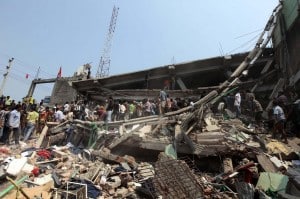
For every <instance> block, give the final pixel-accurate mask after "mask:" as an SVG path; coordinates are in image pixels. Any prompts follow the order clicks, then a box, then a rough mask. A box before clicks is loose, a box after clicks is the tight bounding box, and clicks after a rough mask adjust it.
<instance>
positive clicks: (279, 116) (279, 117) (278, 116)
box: [273, 100, 288, 143]
mask: <svg viewBox="0 0 300 199" xmlns="http://www.w3.org/2000/svg"><path fill="white" fill-rule="evenodd" d="M273 106H274V109H273V114H274V120H275V122H274V131H273V137H274V138H275V136H276V133H277V132H278V133H280V134H281V139H284V142H285V143H288V140H287V136H286V132H285V130H284V124H285V121H286V117H285V114H284V111H283V109H282V108H281V107H280V106H279V103H278V101H277V100H274V101H273Z"/></svg>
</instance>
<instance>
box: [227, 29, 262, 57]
mask: <svg viewBox="0 0 300 199" xmlns="http://www.w3.org/2000/svg"><path fill="white" fill-rule="evenodd" d="M259 35H260V34H257V35H256V36H255V37H253V38H251V39H250V40H248V41H246V42H245V43H243V44H242V45H240V46H238V47H237V48H235V49H233V50H231V51H229V52H228V53H227V54H231V53H232V52H234V51H236V50H238V49H240V48H243V47H245V46H246V45H248V44H249V43H250V42H252V41H254V40H255V39H256V38H257V37H259Z"/></svg>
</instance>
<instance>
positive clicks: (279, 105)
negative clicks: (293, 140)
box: [225, 89, 300, 143]
mask: <svg viewBox="0 0 300 199" xmlns="http://www.w3.org/2000/svg"><path fill="white" fill-rule="evenodd" d="M229 97H230V96H229ZM231 99H232V101H233V106H234V107H233V110H234V112H235V117H236V118H239V117H240V116H241V114H244V115H248V116H250V117H252V118H253V121H254V123H255V124H256V125H257V126H258V127H262V126H263V125H264V124H267V127H268V128H269V129H270V130H271V132H272V136H273V138H277V137H278V136H280V138H281V139H282V140H283V141H284V142H286V143H287V142H288V140H287V132H288V133H290V134H294V135H296V136H299V135H300V128H299V127H300V100H298V95H297V93H296V92H293V91H291V90H290V89H287V90H285V91H282V90H281V91H279V92H278V95H277V96H276V97H274V99H273V100H272V106H270V107H265V108H263V106H262V105H261V103H260V102H259V101H258V100H257V99H256V98H255V95H254V93H251V92H250V91H246V90H239V91H237V92H236V93H235V94H234V95H233V96H231ZM225 101H226V102H228V101H230V100H228V99H227V100H225ZM229 103H230V102H229ZM229 106H230V105H229ZM264 111H266V112H267V113H268V114H267V117H265V118H264V117H263V112H264ZM264 121H265V122H264Z"/></svg>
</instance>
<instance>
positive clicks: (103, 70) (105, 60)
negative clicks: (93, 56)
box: [96, 6, 119, 78]
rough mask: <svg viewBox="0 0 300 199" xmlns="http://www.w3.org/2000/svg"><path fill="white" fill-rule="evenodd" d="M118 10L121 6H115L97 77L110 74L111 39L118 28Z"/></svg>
mask: <svg viewBox="0 0 300 199" xmlns="http://www.w3.org/2000/svg"><path fill="white" fill-rule="evenodd" d="M118 11H119V8H118V7H116V6H114V8H113V12H112V15H111V19H110V24H109V29H108V34H107V36H106V40H105V45H104V49H103V54H102V56H101V58H100V62H99V66H98V70H97V73H96V78H99V77H106V76H108V75H109V67H110V50H111V41H112V37H113V33H114V32H115V28H116V22H117V16H118Z"/></svg>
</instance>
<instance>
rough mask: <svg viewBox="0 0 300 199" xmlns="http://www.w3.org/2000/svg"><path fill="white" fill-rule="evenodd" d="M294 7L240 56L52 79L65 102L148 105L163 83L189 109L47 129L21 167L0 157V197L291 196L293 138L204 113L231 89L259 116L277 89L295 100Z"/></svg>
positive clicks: (295, 177) (296, 188) (297, 190)
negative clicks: (251, 101) (257, 107)
mask: <svg viewBox="0 0 300 199" xmlns="http://www.w3.org/2000/svg"><path fill="white" fill-rule="evenodd" d="M299 8H300V7H299V1H292V0H285V1H282V2H281V3H280V5H278V6H277V7H276V8H275V9H274V12H273V13H272V16H271V17H270V19H269V20H268V22H267V25H266V27H265V29H264V31H263V32H262V34H261V36H260V38H259V39H258V41H257V43H256V45H255V47H254V48H253V50H252V51H250V52H248V53H241V54H235V55H230V56H226V57H216V58H211V59H205V60H198V61H193V62H188V63H181V64H174V65H168V66H163V67H158V68H153V69H149V70H144V71H139V72H134V73H128V74H122V75H115V76H110V77H105V78H89V79H86V78H84V77H83V78H82V80H79V78H75V79H63V78H62V79H58V80H56V81H59V82H64V84H65V86H64V89H66V88H67V87H68V86H69V87H70V86H72V89H73V90H72V91H73V93H72V94H71V95H72V97H73V98H72V99H73V100H74V99H75V98H74V96H78V95H79V96H82V97H83V98H84V99H86V100H87V101H104V100H105V99H106V98H108V97H109V96H113V97H114V98H117V99H125V100H141V99H144V98H145V97H147V98H152V99H155V98H157V96H158V93H159V91H160V89H162V86H165V84H166V83H165V82H168V83H167V85H168V86H169V89H168V93H169V94H170V96H172V97H179V98H190V97H193V98H195V99H196V100H197V101H196V102H195V103H194V104H193V105H190V106H187V107H185V108H183V109H179V110H177V111H173V112H167V113H165V114H163V115H153V116H148V117H140V118H135V119H130V120H121V121H115V122H110V123H107V122H105V121H81V120H74V121H65V122H63V123H48V124H47V126H45V127H44V129H43V131H42V132H41V134H40V136H39V138H38V139H37V140H33V141H32V143H29V144H28V145H26V144H24V145H25V146H24V148H26V149H27V148H29V149H28V150H23V151H22V153H21V151H20V154H22V158H18V157H16V158H11V159H9V155H10V154H12V153H13V150H12V149H8V148H2V149H1V150H2V151H3V152H2V153H3V156H2V157H3V158H2V159H1V161H2V163H5V166H2V167H1V169H2V171H3V173H2V174H3V175H1V176H5V177H6V180H9V182H7V184H10V183H12V184H13V185H11V186H8V187H6V188H5V189H4V191H1V192H0V197H7V198H9V197H15V196H16V192H20V193H19V197H25V198H33V197H40V198H49V197H53V198H68V197H71V198H88V197H90V198H97V197H102V198H109V197H110V198H255V197H256V198H271V197H272V196H275V195H276V196H278V197H281V198H293V197H294V198H298V197H300V181H299V179H300V178H299V176H300V172H299V165H300V163H299V162H300V161H299V152H300V146H299V144H300V139H298V138H295V137H292V138H289V142H288V144H285V143H282V142H280V141H279V140H276V139H272V138H271V137H270V133H269V130H270V129H267V128H259V127H257V126H255V125H253V124H252V121H251V120H250V119H249V118H247V117H245V118H243V117H242V118H240V119H236V118H234V115H233V114H232V113H231V111H230V110H225V111H224V112H213V111H212V107H213V106H216V105H217V103H218V102H219V100H220V98H221V97H222V96H225V95H227V94H228V93H230V92H232V91H234V90H235V89H236V88H243V89H249V90H251V91H252V92H254V93H255V94H256V95H257V96H260V97H261V99H264V100H266V103H265V107H266V108H267V106H268V105H269V104H270V101H271V100H272V99H273V98H274V97H276V96H277V93H278V91H279V90H281V89H285V88H287V87H293V88H295V89H296V90H297V91H298V89H297V88H298V86H297V85H298V84H299V73H298V72H299V68H300V60H299V58H298V56H296V53H297V52H299V48H300V43H299V37H300V34H299V31H300V29H299V25H300V24H299V23H300V17H299ZM291 13H292V14H291ZM270 40H272V43H273V47H272V48H271V47H267V44H268V43H269V41H270ZM68 82H69V83H70V84H69V83H68ZM62 84H63V83H62ZM55 88H58V89H57V90H63V87H62V86H61V87H60V86H56V87H55ZM54 90H55V89H54ZM67 90H68V89H67ZM74 93H75V94H74ZM52 95H55V92H54V93H53V94H52ZM56 99H57V101H56V103H63V102H65V100H66V97H64V98H63V99H62V100H63V101H59V100H61V99H58V97H56ZM72 99H70V101H71V100H72ZM52 103H54V101H52ZM30 144H32V147H31V148H30V147H29V146H31V145H30ZM3 165H4V164H3ZM36 168H38V169H36ZM37 170H38V171H39V172H36V171H37ZM12 178H14V179H12ZM7 184H6V185H7ZM75 185H76V186H75ZM43 194H44V195H43ZM255 195H259V196H255Z"/></svg>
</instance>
